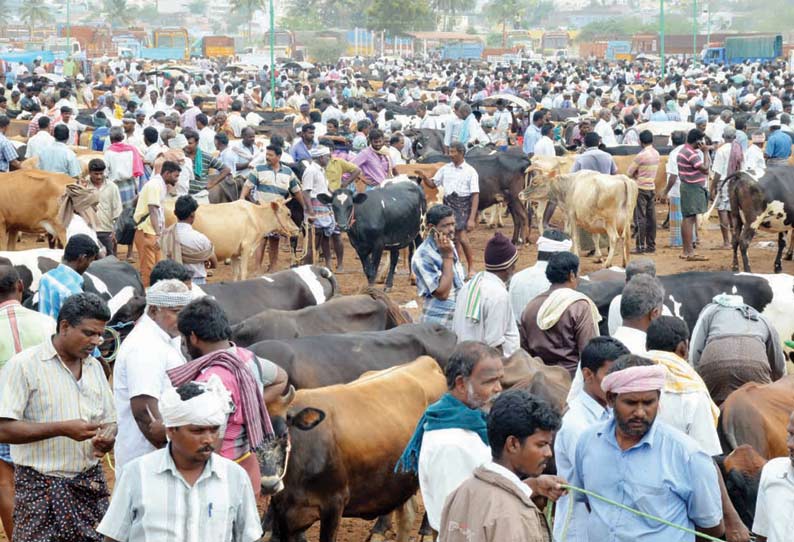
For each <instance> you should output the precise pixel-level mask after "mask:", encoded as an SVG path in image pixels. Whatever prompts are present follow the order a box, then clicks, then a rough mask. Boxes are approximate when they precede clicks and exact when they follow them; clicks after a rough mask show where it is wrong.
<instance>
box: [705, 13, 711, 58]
mask: <svg viewBox="0 0 794 542" xmlns="http://www.w3.org/2000/svg"><path fill="white" fill-rule="evenodd" d="M706 14H707V18H706V46H707V47H708V44H709V43H711V4H710V3H709V5H707V6H706Z"/></svg>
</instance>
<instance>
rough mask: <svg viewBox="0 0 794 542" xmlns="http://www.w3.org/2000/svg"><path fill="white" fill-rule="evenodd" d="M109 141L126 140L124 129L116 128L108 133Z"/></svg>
mask: <svg viewBox="0 0 794 542" xmlns="http://www.w3.org/2000/svg"><path fill="white" fill-rule="evenodd" d="M108 139H110V140H111V141H113V140H114V139H116V140H122V139H124V129H123V128H122V127H121V126H114V127H113V128H111V129H110V132H109V133H108Z"/></svg>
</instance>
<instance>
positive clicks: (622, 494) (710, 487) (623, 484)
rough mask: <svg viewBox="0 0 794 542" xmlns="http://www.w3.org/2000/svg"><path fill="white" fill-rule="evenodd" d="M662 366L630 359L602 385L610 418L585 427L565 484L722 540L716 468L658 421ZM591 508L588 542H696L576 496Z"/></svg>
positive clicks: (660, 525)
mask: <svg viewBox="0 0 794 542" xmlns="http://www.w3.org/2000/svg"><path fill="white" fill-rule="evenodd" d="M665 378H666V369H665V368H664V367H663V366H660V365H656V364H655V363H654V362H653V361H651V360H649V359H646V358H643V357H640V356H635V355H631V354H627V355H624V356H621V357H619V358H618V359H617V360H616V361H615V363H614V364H613V366H612V367H611V369H610V371H609V373H608V374H607V376H605V377H604V379H603V380H602V381H601V388H602V389H603V391H604V392H605V393H606V398H607V403H608V404H609V406H610V407H611V408H612V411H613V416H612V417H611V418H610V419H608V420H606V421H605V422H602V423H599V424H596V425H594V426H592V427H590V428H589V429H588V430H587V431H586V432H585V433H583V434H582V436H581V437H580V439H579V441H578V443H577V446H576V459H575V465H574V473H573V477H572V479H571V485H572V486H574V487H579V488H583V489H586V490H588V491H591V492H594V493H597V494H599V495H602V496H604V497H606V498H608V499H611V500H613V501H617V502H619V503H622V504H624V505H626V506H628V507H631V508H634V509H636V510H639V511H641V512H644V513H646V514H650V515H652V516H655V517H659V518H662V519H664V520H666V521H668V522H670V523H672V524H675V525H680V526H683V527H686V528H689V529H694V530H697V531H699V532H702V533H705V534H707V535H711V536H715V537H719V536H722V535H723V533H724V531H725V529H724V525H723V521H722V504H721V500H720V489H719V485H718V480H717V476H718V474H717V470H716V469H715V468H714V463H713V461H712V460H711V458H710V457H709V456H708V454H706V453H705V452H704V451H703V450H702V449H701V448H700V446H699V445H698V444H697V443H696V442H695V441H694V440H692V439H691V438H689V437H688V436H686V435H685V434H683V433H681V432H680V431H678V430H677V429H674V428H673V427H671V426H669V425H667V424H666V423H664V422H663V421H661V420H657V419H656V418H657V413H658V408H659V396H660V393H661V389H662V387H663V386H664V384H665ZM582 499H585V500H586V501H587V503H588V507H589V509H590V515H589V517H588V520H587V533H588V536H589V538H590V540H610V539H614V538H615V537H616V536H619V537H620V539H621V540H643V541H651V542H657V541H658V542H662V541H664V542H694V540H695V535H694V534H691V533H687V532H685V531H682V530H679V529H676V528H674V527H671V526H669V525H666V524H664V523H661V522H658V521H656V520H653V519H650V518H646V517H641V516H638V515H635V514H630V513H626V512H625V511H623V510H622V509H620V508H618V507H616V506H614V505H611V504H607V503H605V502H603V501H601V500H599V499H595V498H590V497H585V496H584V495H583V494H581V493H577V494H576V496H575V500H576V501H581V500H582Z"/></svg>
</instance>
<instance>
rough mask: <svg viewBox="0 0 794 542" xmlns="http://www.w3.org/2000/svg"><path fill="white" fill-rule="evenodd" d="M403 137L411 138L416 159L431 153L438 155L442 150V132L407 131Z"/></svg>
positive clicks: (429, 130)
mask: <svg viewBox="0 0 794 542" xmlns="http://www.w3.org/2000/svg"><path fill="white" fill-rule="evenodd" d="M405 135H406V136H408V137H409V138H411V142H412V145H413V151H414V155H415V156H416V157H422V156H424V155H426V154H431V153H433V152H438V153H440V152H442V151H443V150H444V130H436V129H433V128H420V129H417V130H407V131H406V132H405Z"/></svg>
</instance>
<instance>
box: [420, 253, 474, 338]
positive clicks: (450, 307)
mask: <svg viewBox="0 0 794 542" xmlns="http://www.w3.org/2000/svg"><path fill="white" fill-rule="evenodd" d="M453 251H454V249H453ZM454 254H455V262H454V264H453V266H452V269H453V272H454V275H453V278H452V288H451V289H450V291H449V296H447V299H438V298H437V297H435V296H434V295H433V292H435V291H436V290H437V289H438V285H439V283H440V282H441V270H442V265H443V263H444V262H443V260H442V258H441V253H440V252H439V251H438V246H437V245H436V241H435V239H434V238H433V237H428V238H427V239H425V241H424V242H423V243H422V244H421V245H419V248H417V249H416V252H415V253H414V257H413V259H411V270H412V271H413V273H414V275H416V289H417V293H418V294H419V296H420V297H421V298H422V299H423V300H424V304H423V305H422V317H421V321H422V322H425V323H437V324H441V325H443V326H446V327H447V328H449V329H452V316H453V315H454V313H455V299H456V297H457V293H458V290H460V288H461V286H463V267H462V266H461V265H460V261H459V260H458V255H457V253H454Z"/></svg>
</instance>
